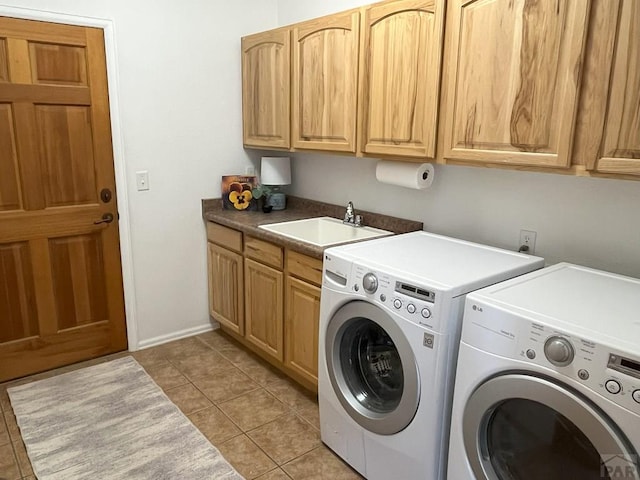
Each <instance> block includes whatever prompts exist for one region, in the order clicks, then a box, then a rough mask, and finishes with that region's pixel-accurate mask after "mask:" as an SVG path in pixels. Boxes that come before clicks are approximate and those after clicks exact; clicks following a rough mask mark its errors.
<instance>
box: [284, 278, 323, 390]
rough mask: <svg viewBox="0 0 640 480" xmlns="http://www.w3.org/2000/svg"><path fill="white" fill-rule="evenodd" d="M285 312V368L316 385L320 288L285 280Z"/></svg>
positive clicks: (293, 280)
mask: <svg viewBox="0 0 640 480" xmlns="http://www.w3.org/2000/svg"><path fill="white" fill-rule="evenodd" d="M285 310H286V316H285V326H284V327H285V336H286V348H285V364H286V365H287V367H289V368H290V369H292V370H294V371H295V372H296V373H298V374H299V375H301V376H303V377H304V378H305V379H306V380H308V381H309V382H310V383H311V384H312V385H317V384H318V330H319V322H320V287H317V286H315V285H311V284H309V283H306V282H303V281H301V280H298V279H297V278H293V277H287V288H286V309H285Z"/></svg>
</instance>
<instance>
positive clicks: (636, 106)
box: [593, 0, 640, 175]
mask: <svg viewBox="0 0 640 480" xmlns="http://www.w3.org/2000/svg"><path fill="white" fill-rule="evenodd" d="M607 7H609V12H611V11H612V12H613V13H614V15H611V13H609V15H610V17H609V19H611V20H613V23H612V22H609V23H608V26H609V28H608V31H607V32H605V37H604V38H607V37H608V36H609V35H608V34H609V32H615V37H614V40H615V41H614V43H613V54H612V56H609V57H608V58H611V57H612V58H613V64H612V68H611V76H610V82H609V84H608V87H609V88H608V90H607V97H606V98H607V101H606V110H605V111H606V117H605V119H604V128H603V130H602V132H603V134H602V138H601V145H600V149H599V151H598V154H597V156H596V159H595V165H593V167H594V168H595V170H597V171H598V172H603V173H618V174H629V175H640V0H621V1H619V2H611V3H607ZM612 24H613V25H615V28H613V27H612V26H611V25H612Z"/></svg>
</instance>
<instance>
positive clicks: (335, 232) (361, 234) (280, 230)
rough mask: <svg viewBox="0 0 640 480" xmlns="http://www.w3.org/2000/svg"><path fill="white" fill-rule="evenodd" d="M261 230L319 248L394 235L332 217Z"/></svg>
mask: <svg viewBox="0 0 640 480" xmlns="http://www.w3.org/2000/svg"><path fill="white" fill-rule="evenodd" d="M259 228H263V229H265V230H268V231H270V232H273V233H277V234H279V235H283V236H285V237H289V238H293V239H294V240H298V241H300V242H307V243H311V244H312V245H317V246H319V247H327V246H329V245H335V244H337V243H345V242H351V241H354V240H364V239H366V238H375V237H383V236H385V235H393V232H389V231H387V230H381V229H379V228H373V227H354V226H352V225H345V224H344V223H342V220H339V219H337V218H332V217H316V218H306V219H304V220H293V221H290V222H280V223H269V224H267V225H259Z"/></svg>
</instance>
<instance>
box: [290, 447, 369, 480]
mask: <svg viewBox="0 0 640 480" xmlns="http://www.w3.org/2000/svg"><path fill="white" fill-rule="evenodd" d="M282 468H283V470H284V471H285V472H287V474H288V475H289V476H290V477H291V478H293V480H302V479H304V480H357V479H361V478H363V477H361V476H360V475H359V474H358V473H357V472H356V471H354V470H352V469H351V467H349V466H348V465H347V464H346V463H344V462H343V461H342V460H341V459H340V458H339V457H338V456H337V455H335V454H334V453H333V452H332V451H331V450H329V449H328V448H327V447H325V446H324V445H321V446H320V447H318V448H316V449H314V450H312V451H311V452H309V453H306V454H305V455H302V456H300V457H298V458H296V459H295V460H292V461H291V462H289V463H287V464H286V465H283V467H282Z"/></svg>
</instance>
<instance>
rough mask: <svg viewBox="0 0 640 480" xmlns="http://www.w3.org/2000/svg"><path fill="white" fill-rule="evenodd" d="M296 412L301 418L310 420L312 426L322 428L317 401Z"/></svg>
mask: <svg viewBox="0 0 640 480" xmlns="http://www.w3.org/2000/svg"><path fill="white" fill-rule="evenodd" d="M296 413H297V414H298V416H299V417H300V418H302V419H303V420H306V421H307V422H309V423H310V424H311V426H313V427H314V428H316V429H317V430H320V409H319V408H318V404H317V403H314V404H313V405H309V407H305V408H303V409H302V410H298V411H297V412H296Z"/></svg>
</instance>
